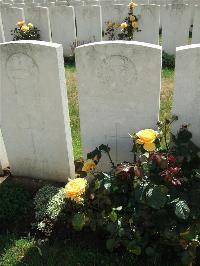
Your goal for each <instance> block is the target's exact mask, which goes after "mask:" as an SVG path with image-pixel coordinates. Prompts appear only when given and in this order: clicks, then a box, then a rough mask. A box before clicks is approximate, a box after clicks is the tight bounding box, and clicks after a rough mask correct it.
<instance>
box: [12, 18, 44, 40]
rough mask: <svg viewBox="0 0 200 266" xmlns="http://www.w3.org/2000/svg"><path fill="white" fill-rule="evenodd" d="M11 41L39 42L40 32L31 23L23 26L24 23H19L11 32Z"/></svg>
mask: <svg viewBox="0 0 200 266" xmlns="http://www.w3.org/2000/svg"><path fill="white" fill-rule="evenodd" d="M11 35H12V36H13V41H19V40H37V41H39V40H40V30H39V29H38V28H37V27H36V26H34V25H33V24H32V23H28V25H26V24H25V21H19V22H18V23H17V25H16V27H15V29H14V30H11Z"/></svg>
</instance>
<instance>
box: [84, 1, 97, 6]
mask: <svg viewBox="0 0 200 266" xmlns="http://www.w3.org/2000/svg"><path fill="white" fill-rule="evenodd" d="M84 5H92V6H98V5H100V3H99V0H85V1H84Z"/></svg>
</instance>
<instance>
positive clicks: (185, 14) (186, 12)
mask: <svg viewBox="0 0 200 266" xmlns="http://www.w3.org/2000/svg"><path fill="white" fill-rule="evenodd" d="M190 15H191V9H190V7H189V6H188V5H184V4H177V5H166V6H163V7H162V9H161V17H162V46H163V50H164V51H165V52H166V53H168V54H175V52H176V47H178V46H181V45H186V44H188V38H189V28H190V20H191V17H190Z"/></svg>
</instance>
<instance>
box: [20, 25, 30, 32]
mask: <svg viewBox="0 0 200 266" xmlns="http://www.w3.org/2000/svg"><path fill="white" fill-rule="evenodd" d="M21 30H22V31H28V30H29V27H28V26H26V25H23V26H22V27H21Z"/></svg>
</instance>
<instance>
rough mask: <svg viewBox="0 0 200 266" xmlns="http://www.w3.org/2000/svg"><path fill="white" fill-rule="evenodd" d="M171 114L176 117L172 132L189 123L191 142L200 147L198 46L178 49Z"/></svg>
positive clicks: (199, 46) (199, 53)
mask: <svg viewBox="0 0 200 266" xmlns="http://www.w3.org/2000/svg"><path fill="white" fill-rule="evenodd" d="M176 51H177V52H176V72H175V85H174V99H173V109H172V113H173V114H175V115H177V116H178V118H179V119H178V121H177V122H176V123H175V124H174V127H173V132H174V133H176V132H177V131H178V130H179V127H180V126H181V125H182V124H183V123H189V124H190V125H191V126H190V128H189V130H190V131H191V132H192V133H193V141H194V142H195V143H196V144H197V145H198V146H200V138H199V135H200V119H199V113H200V105H199V99H200V74H199V73H200V44H193V45H187V46H183V47H178V48H177V50H176Z"/></svg>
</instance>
